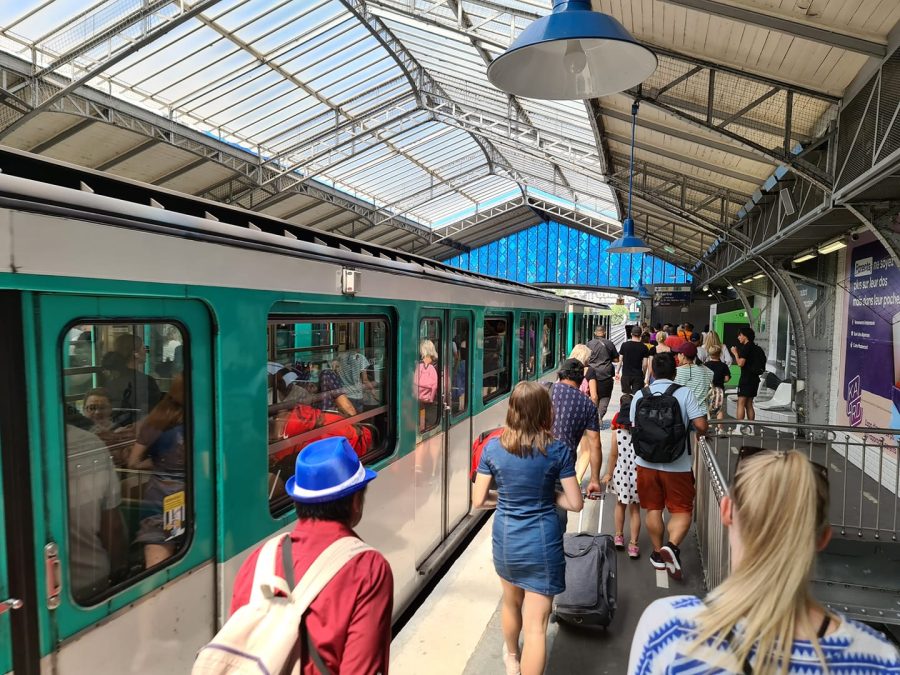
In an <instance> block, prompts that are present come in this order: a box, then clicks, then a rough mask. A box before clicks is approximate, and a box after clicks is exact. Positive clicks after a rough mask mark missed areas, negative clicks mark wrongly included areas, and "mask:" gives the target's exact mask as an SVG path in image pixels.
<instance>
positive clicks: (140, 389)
mask: <svg viewBox="0 0 900 675" xmlns="http://www.w3.org/2000/svg"><path fill="white" fill-rule="evenodd" d="M114 352H115V353H116V354H117V355H118V356H119V357H120V359H119V360H118V366H119V368H120V369H119V370H118V371H116V372H114V373H113V377H112V379H111V380H110V381H109V382H108V383H107V384H106V390H107V391H108V392H109V395H110V400H111V401H112V403H113V407H114V408H115V415H114V419H115V424H116V426H124V425H126V424H133V423H135V422H136V421H138V420H139V419H140V418H142V417H143V416H145V415H146V414H147V413H148V412H149V411H150V410H151V409H152V408H153V407H154V406H155V405H156V404H157V403H158V402H159V401H160V399H161V398H162V394H161V393H160V391H159V385H158V384H157V383H156V380H155V379H154V378H153V377H152V376H151V375H148V374H147V373H145V372H144V370H145V365H146V362H147V356H148V354H149V347H148V346H147V345H145V344H144V340H143V339H142V338H139V337H137V336H136V335H134V334H133V333H123V334H121V335H119V336H118V337H116V340H115V348H114Z"/></svg>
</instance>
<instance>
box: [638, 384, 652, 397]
mask: <svg viewBox="0 0 900 675" xmlns="http://www.w3.org/2000/svg"><path fill="white" fill-rule="evenodd" d="M651 396H653V392H651V391H650V387H643V388H642V389H641V398H642V399H645V398H650V397H651Z"/></svg>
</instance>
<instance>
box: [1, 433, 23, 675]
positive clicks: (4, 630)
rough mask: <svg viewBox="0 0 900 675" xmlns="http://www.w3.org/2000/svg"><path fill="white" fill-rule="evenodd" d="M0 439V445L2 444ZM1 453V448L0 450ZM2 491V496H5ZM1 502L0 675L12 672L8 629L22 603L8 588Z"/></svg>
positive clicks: (3, 513) (4, 523)
mask: <svg viewBox="0 0 900 675" xmlns="http://www.w3.org/2000/svg"><path fill="white" fill-rule="evenodd" d="M2 442H3V441H2V439H0V444H2ZM0 451H2V448H0ZM2 457H3V453H2V452H0V485H2V484H3V483H2V478H3V466H2ZM6 494H7V493H6V491H5V490H4V495H6ZM3 506H4V505H3V500H0V673H8V672H9V671H11V670H12V667H13V663H12V657H13V655H12V632H11V629H10V619H11V618H12V614H11V613H12V612H13V611H15V610H20V609H21V608H22V605H23V602H22V600H21V599H20V598H14V597H12V596H11V595H10V588H9V572H8V570H7V566H6V561H7V551H6V527H5V525H6V520H5V518H6V515H5V509H4V507H3Z"/></svg>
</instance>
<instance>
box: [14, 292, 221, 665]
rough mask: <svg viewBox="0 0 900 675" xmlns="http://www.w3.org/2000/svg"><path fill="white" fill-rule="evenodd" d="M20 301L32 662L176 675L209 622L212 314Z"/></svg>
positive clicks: (139, 305) (143, 303)
mask: <svg viewBox="0 0 900 675" xmlns="http://www.w3.org/2000/svg"><path fill="white" fill-rule="evenodd" d="M25 300H26V311H25V312H24V315H25V322H26V331H25V344H26V345H28V357H27V363H28V366H29V371H28V372H29V377H28V400H29V406H30V409H29V411H28V419H29V427H30V429H31V434H30V436H31V449H30V456H31V464H32V472H33V473H32V475H33V476H37V477H39V479H37V480H33V492H34V494H33V499H34V509H35V518H34V520H35V528H34V540H35V544H34V549H35V550H34V553H35V567H36V569H35V574H36V577H37V598H36V599H35V602H34V603H32V604H31V607H32V608H33V611H36V613H37V622H38V626H39V636H40V652H41V654H42V655H44V658H45V661H50V662H51V663H52V670H53V671H54V672H58V673H62V674H63V675H65V674H66V673H81V672H91V673H122V672H164V671H168V672H185V671H186V670H188V669H189V668H190V664H191V662H192V660H193V655H194V653H195V652H196V650H197V649H198V648H199V647H200V646H201V645H202V644H203V643H204V642H206V641H208V640H209V638H210V637H211V635H212V634H213V630H214V627H215V620H216V617H215V606H216V595H215V589H216V586H215V575H214V572H215V565H214V563H213V551H214V532H215V530H214V510H213V506H214V504H213V499H214V497H213V495H214V490H213V483H214V479H215V476H214V475H213V471H212V466H213V461H212V458H213V452H212V451H213V410H214V407H213V400H212V371H211V364H212V342H211V330H210V321H209V315H208V313H207V311H206V309H205V307H204V306H203V305H202V304H200V303H198V302H192V301H187V300H168V299H167V300H162V299H133V298H110V297H83V296H73V295H54V294H41V295H35V296H26V298H25ZM49 665H50V664H49V663H44V662H42V670H49V669H50V668H49Z"/></svg>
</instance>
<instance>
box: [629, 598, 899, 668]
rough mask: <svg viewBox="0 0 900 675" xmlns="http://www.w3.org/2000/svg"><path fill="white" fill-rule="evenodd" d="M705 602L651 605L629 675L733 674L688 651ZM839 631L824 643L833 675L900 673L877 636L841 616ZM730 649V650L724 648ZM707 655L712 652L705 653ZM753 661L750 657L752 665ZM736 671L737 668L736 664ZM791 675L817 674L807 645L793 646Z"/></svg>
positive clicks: (663, 600)
mask: <svg viewBox="0 0 900 675" xmlns="http://www.w3.org/2000/svg"><path fill="white" fill-rule="evenodd" d="M702 609H703V601H702V600H700V599H699V598H697V597H696V596H693V595H674V596H670V597H667V598H660V599H659V600H656V601H655V602H653V603H651V604H650V606H648V607H647V609H645V610H644V614H643V615H642V616H641V620H640V622H639V623H638V627H637V630H636V631H635V633H634V641H633V642H632V643H631V658H630V659H629V661H628V674H629V675H676V674H677V675H682V674H684V675H687V674H688V673H690V675H726V674H730V673H733V672H740V671H731V670H727V669H723V668H720V667H712V666H710V665H709V663H708V662H707V661H706V660H705V659H704V654H703V653H702V652H694V653H691V655H690V656H688V655H687V652H688V650H689V648H690V646H691V645H692V644H693V642H694V640H695V638H696V630H697V624H696V622H695V617H696V616H697V614H698V613H699V612H700V610H702ZM837 616H838V617H839V618H840V621H841V624H840V626H838V628H837V630H836V631H834V632H833V633H830V634H829V635H826V636H825V637H824V638H822V640H821V641H820V644H821V646H822V651H823V653H824V655H825V660H826V662H827V663H828V673H829V675H887V674H888V673H891V674H892V675H898V674H900V653H898V651H897V648H896V647H894V645H892V644H891V643H890V642H888V641H887V639H886V638H885V637H884V636H883V635H882V634H881V633H879V632H878V631H876V630H874V629H872V628H869V627H868V626H866V625H865V624H862V623H859V622H857V621H853V620H850V619H847V618H846V617H844V616H841V615H840V614H838V615H837ZM720 648H721V649H727V646H722V647H720ZM707 656H709V653H708V654H707ZM754 661H755V655H753V654H751V657H750V665H751V666H752V665H753V663H754ZM735 665H736V666H737V664H735ZM788 672H789V673H790V674H791V675H801V674H802V675H819V674H821V673H823V672H824V671H823V670H822V665H821V663H820V662H819V658H818V656H817V655H816V652H815V650H814V649H813V646H812V643H810V642H808V641H807V640H797V641H795V642H794V647H793V651H792V654H791V664H790V668H789V669H788Z"/></svg>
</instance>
